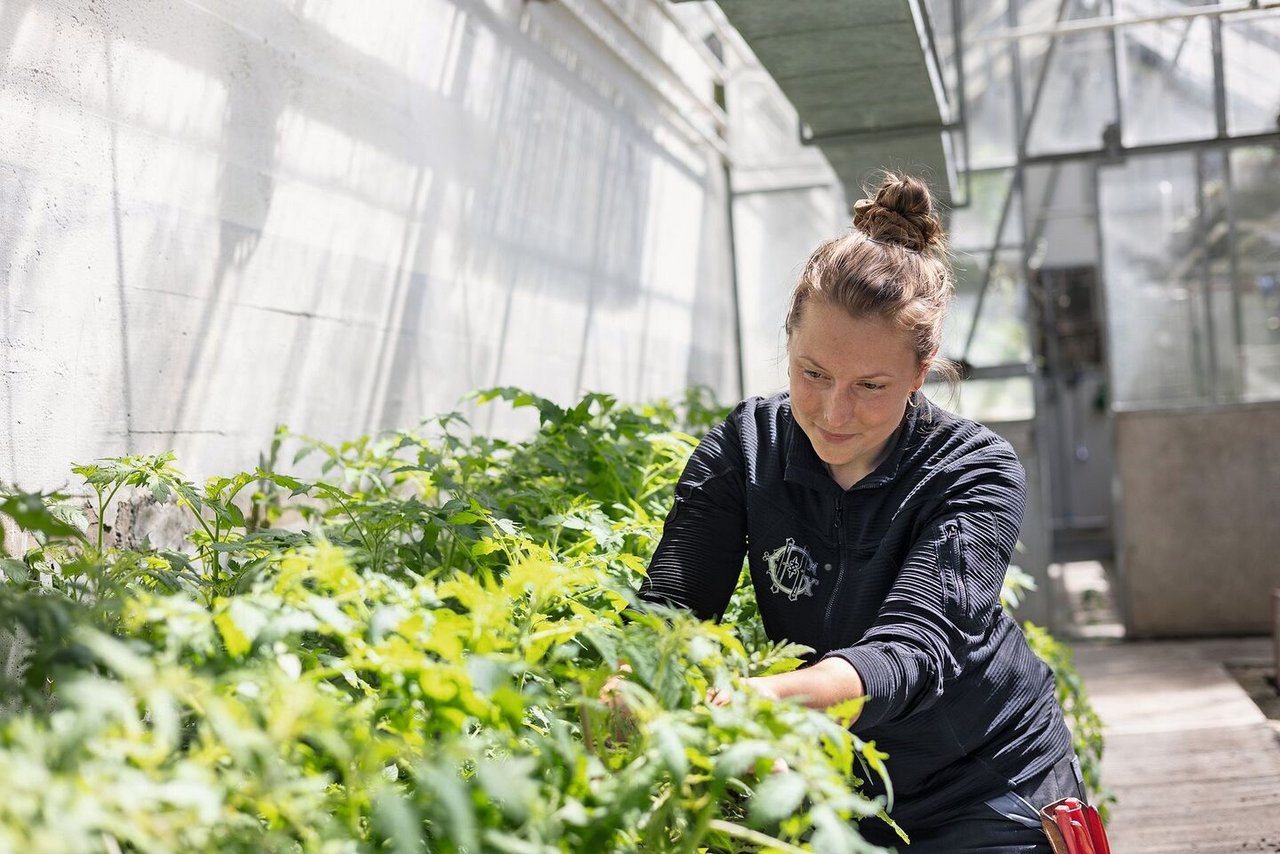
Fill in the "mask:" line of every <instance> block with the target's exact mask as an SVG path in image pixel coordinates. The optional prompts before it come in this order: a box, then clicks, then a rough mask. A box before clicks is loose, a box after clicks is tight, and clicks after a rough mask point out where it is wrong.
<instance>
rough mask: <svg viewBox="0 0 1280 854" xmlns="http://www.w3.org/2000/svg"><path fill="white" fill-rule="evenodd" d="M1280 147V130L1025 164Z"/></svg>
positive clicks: (1046, 157)
mask: <svg viewBox="0 0 1280 854" xmlns="http://www.w3.org/2000/svg"><path fill="white" fill-rule="evenodd" d="M1277 143H1280V130H1274V131H1267V132H1266V133H1246V134H1239V135H1237V136H1215V137H1209V138H1207V139H1188V140H1179V141H1176V142H1157V143H1152V144H1151V145H1133V146H1128V147H1124V146H1120V147H1117V148H1114V149H1108V148H1094V149H1089V150H1088V151H1068V152H1062V153H1060V154H1038V155H1028V156H1027V157H1025V158H1024V159H1023V161H1022V163H1023V165H1025V166H1041V165H1044V164H1048V163H1064V162H1067V161H1071V160H1093V159H1097V160H1100V161H1102V162H1103V163H1108V162H1111V163H1114V162H1119V161H1121V160H1124V159H1125V158H1126V157H1131V156H1132V157H1136V156H1141V155H1145V154H1173V153H1177V152H1183V151H1202V150H1204V149H1206V148H1222V147H1228V148H1230V147H1234V146H1238V145H1275V144H1277Z"/></svg>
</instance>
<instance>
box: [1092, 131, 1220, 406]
mask: <svg viewBox="0 0 1280 854" xmlns="http://www.w3.org/2000/svg"><path fill="white" fill-rule="evenodd" d="M1099 182H1100V183H1099V207H1100V210H1099V216H1100V217H1101V218H1102V234H1103V241H1102V242H1103V265H1104V266H1103V275H1104V276H1105V282H1106V288H1105V290H1106V307H1107V331H1108V335H1107V338H1108V342H1109V344H1110V356H1111V364H1112V374H1113V377H1114V385H1115V400H1116V402H1117V403H1119V404H1125V403H1129V404H1132V403H1156V402H1170V403H1173V402H1186V401H1194V400H1200V399H1204V398H1206V397H1207V388H1206V385H1207V382H1206V377H1205V374H1204V370H1203V362H1204V356H1203V350H1202V347H1201V342H1200V340H1199V338H1200V337H1201V336H1202V330H1201V326H1202V324H1201V323H1199V322H1198V321H1197V313H1198V312H1197V300H1196V296H1197V290H1198V282H1197V276H1196V271H1195V270H1194V269H1193V267H1194V265H1188V264H1187V261H1186V255H1187V250H1188V247H1191V246H1194V245H1195V244H1196V243H1197V242H1198V239H1199V235H1198V232H1197V224H1198V210H1197V196H1198V191H1197V182H1196V164H1195V156H1194V155H1193V154H1179V155H1171V156H1164V157H1135V158H1131V159H1130V160H1129V161H1128V162H1126V163H1125V164H1123V165H1120V166H1112V167H1105V168H1102V169H1100V170H1099Z"/></svg>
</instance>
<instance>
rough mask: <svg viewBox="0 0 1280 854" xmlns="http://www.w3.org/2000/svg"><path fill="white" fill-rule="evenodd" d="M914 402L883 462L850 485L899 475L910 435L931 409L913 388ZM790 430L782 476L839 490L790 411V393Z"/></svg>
mask: <svg viewBox="0 0 1280 854" xmlns="http://www.w3.org/2000/svg"><path fill="white" fill-rule="evenodd" d="M911 402H912V403H914V404H915V406H908V407H907V411H906V412H905V413H903V416H902V422H901V423H900V424H898V429H897V430H895V431H894V432H893V435H892V436H890V437H889V452H888V453H887V454H885V457H884V459H883V460H881V461H880V465H878V466H876V467H875V470H874V471H872V472H871V474H869V475H867V476H866V477H864V478H863V479H862V480H860V481H858V482H857V483H855V484H854V485H853V486H851V487H849V489H850V490H854V489H874V488H876V487H878V486H883V485H884V484H886V483H889V482H890V481H892V480H893V479H894V478H895V477H897V476H898V469H899V468H900V467H901V465H902V460H903V457H905V456H906V454H907V449H908V446H909V445H910V444H911V443H910V442H909V441H908V437H909V436H911V435H912V434H913V433H915V432H916V428H917V427H918V426H919V424H920V419H921V418H925V419H928V418H929V417H930V416H929V410H931V408H932V406H933V405H932V404H931V403H930V402H929V401H928V400H927V399H926V398H925V396H924V395H923V394H921V393H920V392H918V391H917V392H912V394H911ZM786 413H787V431H788V433H789V435H788V436H787V437H786V464H785V470H784V473H783V478H784V479H785V480H787V481H789V482H791V483H797V484H801V485H803V486H807V487H809V488H810V489H817V490H819V491H824V492H840V491H841V490H840V484H838V483H836V481H835V478H833V477H832V476H831V473H830V472H829V471H827V464H826V463H824V462H823V461H822V460H821V459H820V458H819V457H818V452H817V451H815V450H814V449H813V443H812V442H810V441H809V437H808V436H806V435H805V433H804V431H803V430H801V429H800V425H799V424H797V423H796V419H795V415H794V414H793V413H792V411H791V397H790V395H788V396H787V407H786Z"/></svg>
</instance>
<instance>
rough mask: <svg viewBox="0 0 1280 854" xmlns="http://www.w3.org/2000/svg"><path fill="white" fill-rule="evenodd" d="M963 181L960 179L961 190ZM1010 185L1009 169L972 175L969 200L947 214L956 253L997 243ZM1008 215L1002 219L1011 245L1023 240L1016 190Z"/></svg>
mask: <svg viewBox="0 0 1280 854" xmlns="http://www.w3.org/2000/svg"><path fill="white" fill-rule="evenodd" d="M964 181H965V177H964V176H963V175H961V176H960V184H961V187H963V186H964ZM1012 183H1013V170H1012V169H992V170H984V171H980V172H972V173H970V176H969V188H968V189H969V192H970V194H971V195H972V198H970V199H969V204H968V205H966V206H965V207H963V208H955V209H953V210H952V211H951V212H950V214H951V218H950V223H949V224H948V228H947V233H948V234H949V235H950V238H951V246H952V248H953V250H954V251H956V252H969V251H974V250H981V249H986V248H988V247H991V246H994V245H995V244H996V242H997V235H996V228H998V227H999V225H1000V212H1001V210H1002V209H1003V208H1004V205H1005V197H1006V196H1007V195H1008V194H1009V189H1010V184H1012ZM1009 205H1010V207H1009V212H1008V214H1007V216H1006V218H1005V230H1004V234H1005V235H1006V236H1012V242H1014V243H1019V242H1021V240H1022V237H1021V235H1022V203H1021V200H1020V198H1019V194H1018V192H1017V190H1016V189H1015V190H1014V195H1013V198H1012V199H1011V200H1009Z"/></svg>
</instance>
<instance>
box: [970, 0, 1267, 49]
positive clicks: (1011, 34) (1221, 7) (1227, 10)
mask: <svg viewBox="0 0 1280 854" xmlns="http://www.w3.org/2000/svg"><path fill="white" fill-rule="evenodd" d="M1269 9H1280V0H1271V2H1265V3H1264V2H1258V0H1248V2H1242V3H1221V4H1218V5H1216V6H1197V7H1195V8H1193V9H1184V10H1183V11H1181V12H1164V13H1161V14H1158V15H1140V16H1137V17H1133V18H1117V17H1115V15H1114V14H1113V15H1112V16H1111V17H1109V18H1101V17H1099V18H1084V19H1081V20H1077V21H1068V22H1066V23H1061V22H1059V23H1057V24H1055V25H1054V26H1052V27H1010V28H1009V29H1007V30H1005V31H1004V32H1002V33H992V34H991V35H987V36H980V37H978V39H977V41H978V42H1001V41H1021V40H1022V39H1029V38H1036V37H1043V36H1066V35H1073V34H1075V33H1088V32H1093V31H1097V30H1114V29H1118V28H1120V27H1132V26H1135V25H1138V24H1160V23H1165V22H1167V21H1185V20H1188V19H1191V18H1200V17H1204V16H1205V15H1215V16H1217V15H1235V14H1239V13H1241V12H1262V11H1266V10H1269Z"/></svg>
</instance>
